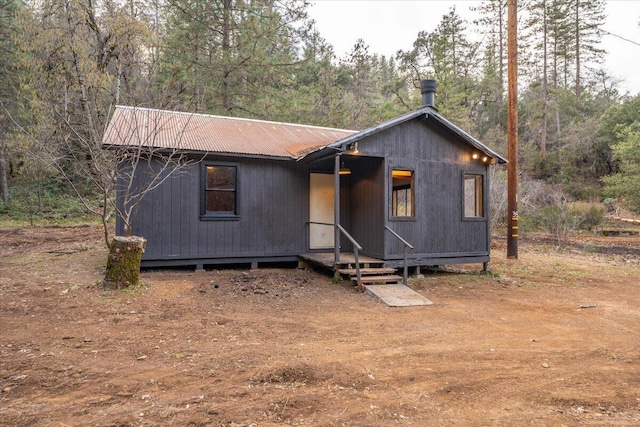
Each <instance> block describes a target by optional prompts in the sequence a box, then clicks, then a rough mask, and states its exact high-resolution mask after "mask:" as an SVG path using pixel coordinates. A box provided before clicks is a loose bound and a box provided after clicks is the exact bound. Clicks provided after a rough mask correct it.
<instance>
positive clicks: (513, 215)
mask: <svg viewBox="0 0 640 427" xmlns="http://www.w3.org/2000/svg"><path fill="white" fill-rule="evenodd" d="M507 11H508V18H507V79H508V82H507V88H508V89H507V160H508V161H509V164H508V165H507V209H508V212H507V223H508V230H507V258H509V259H516V258H518V17H517V0H508V2H507Z"/></svg>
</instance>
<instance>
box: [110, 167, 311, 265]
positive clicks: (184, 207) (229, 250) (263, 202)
mask: <svg viewBox="0 0 640 427" xmlns="http://www.w3.org/2000/svg"><path fill="white" fill-rule="evenodd" d="M216 161H218V162H222V163H231V164H235V165H237V166H238V183H237V189H238V193H237V197H238V217H237V218H234V219H203V218H202V217H201V202H202V200H201V199H202V191H203V189H202V179H201V173H202V165H201V164H194V165H192V166H190V167H189V168H188V169H187V170H186V171H185V172H183V173H181V174H179V175H176V176H173V177H171V178H169V179H168V180H167V181H166V182H165V183H164V184H163V185H162V186H161V187H159V188H158V189H156V190H155V191H154V192H153V193H151V194H149V195H148V196H147V197H146V198H145V199H144V200H143V203H142V206H141V208H140V213H139V215H138V217H137V218H136V221H135V222H134V226H133V234H135V235H141V236H144V237H145V238H147V239H148V243H147V249H146V251H145V253H144V256H143V265H145V263H146V265H152V264H153V265H161V264H163V263H162V262H153V261H163V260H164V261H172V260H173V261H176V262H175V263H176V264H181V262H178V261H179V260H185V261H189V262H184V263H182V264H191V261H194V262H193V264H196V265H200V264H207V263H216V262H219V261H222V259H226V260H227V261H229V262H234V260H235V261H238V262H240V261H247V260H251V259H254V258H255V260H256V261H260V260H262V259H264V260H271V259H273V260H277V259H278V258H283V257H284V258H286V257H290V258H292V259H293V258H295V256H297V255H298V254H299V253H302V252H304V251H305V250H306V222H307V221H308V217H309V208H308V206H309V194H308V187H309V183H308V181H309V172H308V168H307V165H305V164H301V163H297V162H294V161H277V160H276V161H274V160H268V159H244V158H228V157H224V158H220V157H219V158H215V157H208V158H207V159H206V160H205V161H204V162H205V163H206V162H216ZM119 230H121V226H120V228H119ZM166 264H169V263H166Z"/></svg>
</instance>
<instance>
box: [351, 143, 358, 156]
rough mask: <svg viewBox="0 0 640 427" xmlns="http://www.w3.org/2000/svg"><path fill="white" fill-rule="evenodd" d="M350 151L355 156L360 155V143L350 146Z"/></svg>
mask: <svg viewBox="0 0 640 427" xmlns="http://www.w3.org/2000/svg"><path fill="white" fill-rule="evenodd" d="M349 149H350V150H351V152H352V153H353V154H358V153H359V152H360V151H359V150H358V143H357V142H354V143H352V144H351V145H350V146H349Z"/></svg>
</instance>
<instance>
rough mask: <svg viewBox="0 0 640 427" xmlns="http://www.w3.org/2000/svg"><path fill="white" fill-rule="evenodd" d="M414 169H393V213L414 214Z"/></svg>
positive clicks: (399, 214)
mask: <svg viewBox="0 0 640 427" xmlns="http://www.w3.org/2000/svg"><path fill="white" fill-rule="evenodd" d="M413 194H414V193H413V171H410V170H401V169H393V170H392V171H391V215H392V216H395V217H412V216H414V206H413V205H414V203H413V200H414V197H413Z"/></svg>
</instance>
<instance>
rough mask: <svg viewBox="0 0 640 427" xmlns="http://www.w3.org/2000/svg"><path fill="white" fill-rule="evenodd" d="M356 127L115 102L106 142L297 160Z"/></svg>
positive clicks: (111, 144)
mask: <svg viewBox="0 0 640 427" xmlns="http://www.w3.org/2000/svg"><path fill="white" fill-rule="evenodd" d="M354 133H355V131H350V130H343V129H332V128H325V127H318V126H306V125H299V124H291V123H279V122H269V121H263V120H251V119H241V118H235V117H223V116H212V115H206V114H193V113H181V112H174V111H165V110H155V109H149V108H138V107H124V106H118V107H116V110H115V112H114V114H113V117H112V118H111V121H110V122H109V126H108V127H107V131H106V132H105V136H104V139H103V145H105V146H129V147H136V146H140V145H143V146H149V147H154V148H166V149H178V150H186V151H200V152H210V153H235V154H243V155H260V156H270V157H286V158H293V159H297V158H300V157H301V156H303V155H305V154H307V153H308V152H311V151H314V150H317V149H319V148H322V147H325V146H327V145H329V144H331V143H333V142H335V141H338V140H340V139H342V138H345V137H347V136H349V135H352V134H354Z"/></svg>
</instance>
